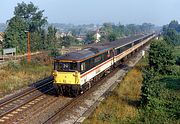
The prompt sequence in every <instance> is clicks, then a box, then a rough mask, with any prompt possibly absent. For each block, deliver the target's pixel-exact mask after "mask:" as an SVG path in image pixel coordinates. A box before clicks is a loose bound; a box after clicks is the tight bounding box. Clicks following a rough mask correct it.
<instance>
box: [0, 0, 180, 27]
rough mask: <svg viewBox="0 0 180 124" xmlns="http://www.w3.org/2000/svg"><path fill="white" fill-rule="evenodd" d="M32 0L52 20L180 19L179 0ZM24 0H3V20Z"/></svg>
mask: <svg viewBox="0 0 180 124" xmlns="http://www.w3.org/2000/svg"><path fill="white" fill-rule="evenodd" d="M30 1H32V2H33V3H34V4H35V5H36V6H38V7H39V9H40V10H45V12H44V15H45V16H46V17H48V22H50V23H56V22H57V23H72V24H90V23H94V24H102V23H103V22H114V23H118V22H120V23H122V24H129V23H135V24H141V23H143V22H150V23H153V24H156V25H164V24H167V23H169V22H170V21H171V20H178V21H180V0H24V2H26V3H29V2H30ZM21 2H22V0H2V1H1V4H0V22H3V23H5V22H6V20H8V19H10V18H11V17H12V16H13V11H14V7H15V6H17V3H21Z"/></svg>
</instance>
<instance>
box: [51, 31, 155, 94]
mask: <svg viewBox="0 0 180 124" xmlns="http://www.w3.org/2000/svg"><path fill="white" fill-rule="evenodd" d="M154 37H155V33H151V34H146V35H137V36H132V37H127V38H123V39H121V40H118V41H114V42H105V43H99V44H98V43H97V44H93V45H91V46H88V47H86V48H84V49H82V50H79V51H75V52H70V53H67V54H65V55H62V56H57V57H56V58H54V70H53V73H52V76H53V78H54V83H53V85H54V88H55V89H56V95H63V94H69V95H73V96H77V95H79V94H81V93H83V92H84V91H86V90H87V89H89V88H91V87H92V85H93V84H94V83H97V81H98V80H99V79H101V78H102V77H103V76H104V75H107V74H108V73H110V72H111V70H113V68H116V67H117V66H118V65H119V64H121V63H122V60H123V59H125V58H127V56H128V55H130V54H132V53H134V52H135V51H137V50H138V49H139V48H140V47H142V46H143V45H144V44H146V43H147V42H148V41H149V40H150V39H152V38H154Z"/></svg>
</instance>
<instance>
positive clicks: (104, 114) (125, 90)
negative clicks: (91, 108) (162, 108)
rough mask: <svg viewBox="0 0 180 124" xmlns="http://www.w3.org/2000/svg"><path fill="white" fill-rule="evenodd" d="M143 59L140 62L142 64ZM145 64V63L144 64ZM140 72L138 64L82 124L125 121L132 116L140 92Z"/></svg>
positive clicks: (108, 123)
mask: <svg viewBox="0 0 180 124" xmlns="http://www.w3.org/2000/svg"><path fill="white" fill-rule="evenodd" d="M144 62H145V60H143V61H141V62H140V63H142V64H144ZM144 66H145V65H144ZM141 82H142V74H141V71H140V70H139V64H138V65H137V66H136V67H134V68H133V69H132V70H131V71H130V72H129V73H128V74H127V75H126V76H125V78H124V80H123V81H122V82H121V83H120V86H118V87H117V88H116V89H115V90H114V91H113V92H112V94H111V95H110V96H109V97H108V98H107V100H105V101H103V102H102V103H101V105H100V106H99V107H98V108H97V109H96V110H95V112H94V113H93V114H92V115H91V116H90V117H89V118H88V119H86V120H85V121H84V122H83V123H84V124H93V123H94V124H96V123H97V124H103V123H105V124H106V123H107V124H110V123H117V124H118V123H127V122H126V120H127V118H134V117H136V115H137V113H138V109H137V106H138V105H139V99H140V94H141Z"/></svg>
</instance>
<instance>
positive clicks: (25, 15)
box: [14, 2, 47, 32]
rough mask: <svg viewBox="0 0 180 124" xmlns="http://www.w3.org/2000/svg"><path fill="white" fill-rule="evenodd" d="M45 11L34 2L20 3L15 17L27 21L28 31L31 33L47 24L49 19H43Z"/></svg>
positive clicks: (16, 8)
mask: <svg viewBox="0 0 180 124" xmlns="http://www.w3.org/2000/svg"><path fill="white" fill-rule="evenodd" d="M43 12H44V10H39V8H38V7H36V6H34V4H33V3H32V2H30V3H29V4H26V3H24V2H22V3H18V5H17V6H16V7H15V11H14V15H15V16H17V17H20V18H22V19H24V20H25V22H26V23H27V26H28V27H27V30H29V31H30V32H34V31H38V30H39V29H41V28H42V26H44V25H45V24H46V23H47V20H46V19H47V17H43Z"/></svg>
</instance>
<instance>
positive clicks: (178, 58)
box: [176, 56, 180, 66]
mask: <svg viewBox="0 0 180 124" xmlns="http://www.w3.org/2000/svg"><path fill="white" fill-rule="evenodd" d="M176 65H179V66H180V56H178V57H177V58H176Z"/></svg>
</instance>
